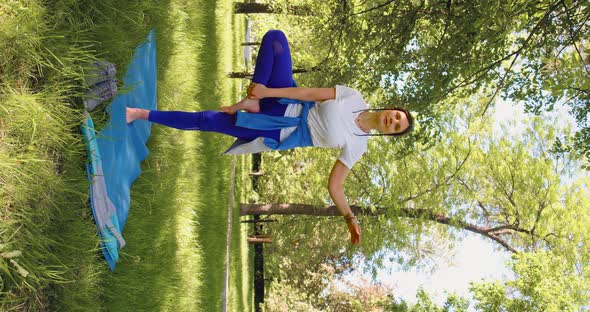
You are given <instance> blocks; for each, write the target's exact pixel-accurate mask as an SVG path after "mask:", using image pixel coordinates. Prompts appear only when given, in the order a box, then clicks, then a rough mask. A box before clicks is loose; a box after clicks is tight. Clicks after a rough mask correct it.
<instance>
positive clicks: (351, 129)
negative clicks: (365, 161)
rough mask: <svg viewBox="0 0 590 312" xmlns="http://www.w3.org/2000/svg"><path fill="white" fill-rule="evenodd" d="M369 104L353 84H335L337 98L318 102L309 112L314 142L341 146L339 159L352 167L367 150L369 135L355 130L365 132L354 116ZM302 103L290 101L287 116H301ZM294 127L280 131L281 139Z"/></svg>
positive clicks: (333, 146)
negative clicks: (350, 86)
mask: <svg viewBox="0 0 590 312" xmlns="http://www.w3.org/2000/svg"><path fill="white" fill-rule="evenodd" d="M367 108H368V106H367V104H366V103H365V101H364V100H363V97H362V95H361V94H360V93H359V92H358V91H356V90H354V89H351V88H348V87H345V86H336V98H335V99H333V100H327V101H323V102H316V105H315V106H314V107H313V108H312V109H311V110H310V111H309V115H307V124H308V127H309V131H310V133H311V139H312V141H313V145H314V146H319V147H331V148H339V149H341V152H340V156H338V159H339V160H340V161H341V162H342V163H343V164H344V165H345V166H346V167H348V168H349V169H350V168H352V166H353V165H354V164H355V163H356V162H357V161H358V160H359V159H360V158H361V156H362V155H363V154H364V153H365V152H366V151H367V137H366V136H358V135H356V134H364V132H363V131H362V130H361V129H360V128H359V127H357V126H356V123H355V122H354V120H355V119H356V118H357V116H358V115H359V114H360V113H361V111H362V110H364V109H367ZM300 111H301V105H297V104H293V105H289V107H288V108H287V111H286V112H285V116H291V117H292V116H298V115H299V114H300ZM293 130H294V128H286V129H282V131H281V140H282V139H283V138H285V137H287V136H289V135H290V134H291V132H293Z"/></svg>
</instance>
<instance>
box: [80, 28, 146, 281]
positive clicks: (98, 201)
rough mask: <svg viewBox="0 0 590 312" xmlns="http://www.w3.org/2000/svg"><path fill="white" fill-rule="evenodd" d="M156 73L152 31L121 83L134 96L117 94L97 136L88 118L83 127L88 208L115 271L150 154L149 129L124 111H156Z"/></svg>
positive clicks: (106, 255)
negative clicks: (133, 191)
mask: <svg viewBox="0 0 590 312" xmlns="http://www.w3.org/2000/svg"><path fill="white" fill-rule="evenodd" d="M156 73H157V70H156V41H155V32H154V30H151V31H150V33H149V34H148V36H147V39H146V41H145V42H144V43H142V44H141V45H139V46H138V47H137V49H136V51H135V54H134V56H133V60H132V61H131V64H129V67H128V69H127V73H126V74H125V78H124V79H123V81H124V89H130V90H129V91H125V92H122V93H120V94H118V95H117V96H116V97H115V98H114V100H113V101H112V103H111V104H110V106H109V107H108V108H107V112H108V113H109V115H110V120H109V122H108V124H107V125H106V126H105V128H104V129H102V130H101V131H100V132H99V133H96V132H95V130H94V125H93V123H92V119H91V118H90V116H89V115H88V114H87V113H86V120H85V121H84V123H83V125H82V133H83V134H84V137H85V140H86V143H87V148H88V155H89V158H90V162H89V163H88V165H87V172H88V179H89V181H90V183H91V185H90V205H91V208H92V212H93V215H94V219H95V221H96V225H97V227H98V233H99V235H100V237H101V248H102V252H103V254H104V257H105V259H106V261H107V262H108V264H109V267H110V269H111V271H112V270H114V269H115V264H116V262H117V259H118V258H119V252H118V250H119V249H121V248H122V247H123V246H124V245H125V240H124V239H123V236H122V234H121V233H122V231H123V227H124V226H125V222H126V221H127V215H128V214H129V203H130V196H129V190H130V187H131V184H132V183H133V181H135V179H137V177H138V176H139V174H140V173H141V168H140V163H141V161H143V160H144V159H145V158H146V157H147V156H148V154H149V151H148V149H147V147H146V145H145V144H146V142H147V140H148V138H149V136H150V130H151V123H149V122H134V123H132V124H131V125H127V123H126V121H125V108H126V107H140V108H145V109H149V110H155V109H156V89H157V88H156V80H157V75H156Z"/></svg>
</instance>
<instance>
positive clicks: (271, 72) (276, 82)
mask: <svg viewBox="0 0 590 312" xmlns="http://www.w3.org/2000/svg"><path fill="white" fill-rule="evenodd" d="M252 81H253V82H255V83H259V84H263V85H265V86H267V87H269V88H287V87H291V86H292V84H293V65H292V61H291V51H290V49H289V42H288V41H287V37H286V36H285V34H284V33H283V32H282V31H280V30H269V31H268V32H266V34H265V35H264V37H262V42H261V43H260V48H259V49H258V56H257V57H256V67H255V68H254V76H253V78H252ZM240 109H243V110H246V111H248V112H251V113H252V112H259V111H260V112H262V113H264V114H268V115H273V116H283V114H284V113H285V110H286V109H287V107H286V106H285V105H280V104H278V103H276V99H270V98H268V99H262V100H260V102H259V101H258V100H250V99H247V98H245V99H243V100H241V101H240V102H238V103H236V104H234V105H232V106H226V107H222V108H221V111H223V112H226V113H229V114H234V113H235V112H236V111H237V110H240Z"/></svg>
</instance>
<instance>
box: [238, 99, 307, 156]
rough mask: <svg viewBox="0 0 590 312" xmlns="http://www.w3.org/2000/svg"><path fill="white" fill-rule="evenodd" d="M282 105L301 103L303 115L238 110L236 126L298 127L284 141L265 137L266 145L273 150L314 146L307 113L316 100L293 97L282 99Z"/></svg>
mask: <svg viewBox="0 0 590 312" xmlns="http://www.w3.org/2000/svg"><path fill="white" fill-rule="evenodd" d="M278 102H279V103H280V104H282V105H288V104H301V105H302V109H301V115H299V117H284V116H269V115H264V114H252V113H247V112H241V111H240V112H237V116H236V126H239V127H243V128H248V129H257V130H276V129H283V128H288V127H297V128H296V129H295V131H294V132H293V133H291V135H290V136H289V137H287V138H286V139H284V140H283V141H282V142H278V141H276V140H274V139H271V138H264V145H266V146H267V147H268V148H271V149H273V150H286V149H292V148H296V147H306V146H313V141H312V140H311V133H310V132H309V128H308V126H307V115H308V113H309V110H310V109H311V108H313V107H314V106H315V102H305V101H299V100H293V99H285V98H283V99H280V100H279V101H278Z"/></svg>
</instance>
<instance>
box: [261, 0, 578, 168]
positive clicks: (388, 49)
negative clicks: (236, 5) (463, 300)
mask: <svg viewBox="0 0 590 312" xmlns="http://www.w3.org/2000/svg"><path fill="white" fill-rule="evenodd" d="M274 5H275V6H276V7H279V8H283V9H284V10H285V11H286V10H287V8H288V7H289V6H293V5H302V6H306V7H308V8H309V9H310V11H311V12H313V14H309V15H304V16H299V15H285V14H281V15H269V14H261V15H264V16H256V17H254V18H255V21H256V22H258V23H259V24H260V25H259V26H258V27H259V31H258V33H259V34H260V33H262V32H263V31H266V30H267V29H269V28H277V27H280V28H281V29H284V30H285V31H286V32H287V34H288V36H289V38H290V39H291V40H292V41H293V42H294V43H293V48H292V50H293V51H294V53H293V55H294V59H295V64H296V66H295V67H303V68H307V69H310V70H312V71H311V72H310V73H308V74H304V75H300V77H298V78H297V79H298V80H300V82H302V85H307V86H313V85H315V86H331V85H335V84H346V85H350V86H352V87H355V88H357V89H359V91H361V93H363V94H365V99H366V100H367V101H368V103H372V104H373V105H374V106H375V107H384V106H392V105H401V106H406V107H408V108H410V109H411V110H413V111H415V112H417V113H418V114H419V118H418V119H419V120H420V123H421V129H420V130H419V131H417V132H415V133H414V135H413V136H412V140H411V141H412V142H415V141H420V142H421V143H424V144H425V143H428V142H432V141H435V140H441V139H442V134H441V123H440V122H441V119H442V117H443V116H442V110H443V109H444V110H452V109H455V108H460V107H461V106H457V104H463V103H458V102H457V101H455V100H453V98H454V97H458V98H461V99H468V98H469V96H470V95H474V94H477V93H479V92H484V93H486V94H489V95H491V98H490V99H489V100H488V101H487V104H493V99H494V98H495V97H496V95H501V96H502V97H504V98H505V99H510V100H512V101H514V102H517V101H524V103H525V106H526V108H527V110H528V111H529V112H531V113H534V114H539V113H542V112H545V111H550V110H552V109H553V107H554V105H556V104H557V103H565V104H566V105H568V106H569V107H570V108H571V112H572V114H573V115H574V116H575V117H576V120H577V123H578V127H579V130H578V131H577V132H576V134H575V135H573V137H570V138H569V139H567V140H565V142H564V145H563V146H562V147H563V148H565V149H567V150H569V151H576V152H578V153H579V154H580V155H583V156H586V157H588V156H589V154H588V153H589V151H590V148H588V146H590V144H589V143H590V141H589V138H590V136H589V135H588V134H589V133H590V132H589V131H588V127H589V125H588V124H587V122H586V120H587V114H588V112H589V111H588V107H589V106H588V101H589V100H590V98H589V95H590V86H589V85H588V81H589V80H588V79H587V78H588V73H589V71H590V58H589V57H588V52H587V51H588V39H587V38H588V37H589V31H590V30H589V28H588V27H587V21H588V16H589V15H590V5H589V4H588V3H587V2H584V1H575V2H571V1H532V0H512V1H484V0H481V1H427V0H420V1H416V0H404V1H380V2H375V1H362V0H354V1H344V2H343V1H339V0H330V1H312V0H296V1H291V0H289V1H286V0H283V1H275V2H274ZM279 21H280V22H279ZM487 106H488V105H485V106H484V107H482V108H481V110H480V112H479V113H480V114H482V113H483V112H484V111H485V110H486V109H487ZM407 146H410V144H408V145H407Z"/></svg>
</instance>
